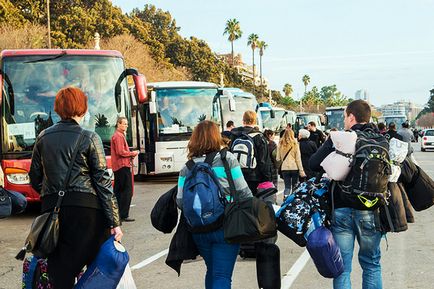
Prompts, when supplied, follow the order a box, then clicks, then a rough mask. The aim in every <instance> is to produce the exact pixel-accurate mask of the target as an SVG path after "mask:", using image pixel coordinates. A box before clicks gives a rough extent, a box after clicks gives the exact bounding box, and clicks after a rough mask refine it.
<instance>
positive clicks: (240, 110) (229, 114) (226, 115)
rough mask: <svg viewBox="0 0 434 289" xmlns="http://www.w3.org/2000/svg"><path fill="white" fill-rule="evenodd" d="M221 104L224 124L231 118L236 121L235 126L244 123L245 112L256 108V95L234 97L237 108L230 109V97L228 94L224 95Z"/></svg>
mask: <svg viewBox="0 0 434 289" xmlns="http://www.w3.org/2000/svg"><path fill="white" fill-rule="evenodd" d="M220 99H221V106H222V112H223V125H226V123H227V122H228V121H230V120H232V121H233V122H234V125H235V127H239V126H242V125H243V114H244V112H246V111H248V110H253V111H254V110H255V108H256V104H257V102H256V99H255V98H254V97H234V100H235V105H236V110H235V111H230V109H229V99H228V97H227V96H222V97H221V98H220Z"/></svg>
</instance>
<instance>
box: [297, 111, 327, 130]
mask: <svg viewBox="0 0 434 289" xmlns="http://www.w3.org/2000/svg"><path fill="white" fill-rule="evenodd" d="M297 118H298V120H299V125H300V128H304V127H306V126H307V124H308V123H309V122H311V121H314V122H315V123H316V126H317V127H318V126H320V125H321V119H320V117H319V116H318V115H316V114H304V115H298V116H297Z"/></svg>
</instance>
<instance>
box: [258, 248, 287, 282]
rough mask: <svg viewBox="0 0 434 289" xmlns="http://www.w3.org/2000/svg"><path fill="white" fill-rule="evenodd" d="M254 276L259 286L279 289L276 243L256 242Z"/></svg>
mask: <svg viewBox="0 0 434 289" xmlns="http://www.w3.org/2000/svg"><path fill="white" fill-rule="evenodd" d="M256 276H257V280H258V286H259V288H263V289H280V278H281V276H280V249H279V247H278V246H277V245H276V244H267V243H257V244H256Z"/></svg>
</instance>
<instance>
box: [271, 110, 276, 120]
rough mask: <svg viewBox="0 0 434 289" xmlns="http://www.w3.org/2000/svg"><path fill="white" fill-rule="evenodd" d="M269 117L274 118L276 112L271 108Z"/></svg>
mask: <svg viewBox="0 0 434 289" xmlns="http://www.w3.org/2000/svg"><path fill="white" fill-rule="evenodd" d="M270 117H271V118H276V112H275V111H274V110H273V109H271V110H270Z"/></svg>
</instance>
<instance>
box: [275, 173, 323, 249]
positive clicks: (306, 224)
mask: <svg viewBox="0 0 434 289" xmlns="http://www.w3.org/2000/svg"><path fill="white" fill-rule="evenodd" d="M329 184H330V180H329V179H327V178H322V179H319V178H311V179H309V180H307V181H306V182H304V183H301V184H300V186H299V187H298V188H296V190H295V191H294V193H293V194H291V195H289V196H288V197H287V198H286V200H285V201H284V202H283V204H282V206H281V207H280V209H279V210H278V211H277V212H276V223H277V230H279V231H280V232H281V233H282V234H284V235H285V236H287V237H288V238H290V239H291V240H293V241H294V242H295V243H296V244H297V245H299V246H300V247H305V246H306V239H307V233H308V230H309V228H310V227H311V223H312V214H313V213H315V212H319V214H320V216H321V220H322V222H324V221H325V219H326V216H327V215H328V202H327V199H326V195H327V192H328V189H329Z"/></svg>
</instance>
